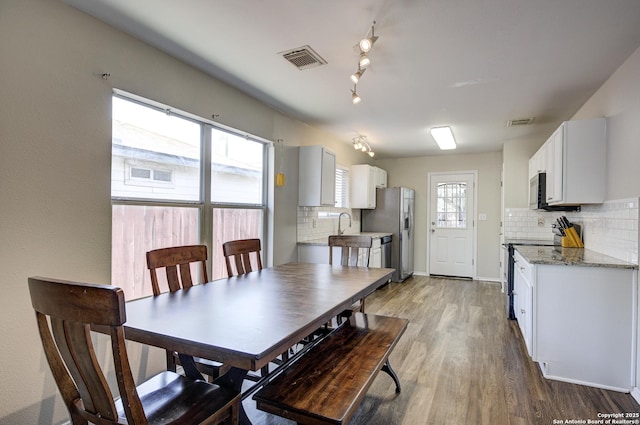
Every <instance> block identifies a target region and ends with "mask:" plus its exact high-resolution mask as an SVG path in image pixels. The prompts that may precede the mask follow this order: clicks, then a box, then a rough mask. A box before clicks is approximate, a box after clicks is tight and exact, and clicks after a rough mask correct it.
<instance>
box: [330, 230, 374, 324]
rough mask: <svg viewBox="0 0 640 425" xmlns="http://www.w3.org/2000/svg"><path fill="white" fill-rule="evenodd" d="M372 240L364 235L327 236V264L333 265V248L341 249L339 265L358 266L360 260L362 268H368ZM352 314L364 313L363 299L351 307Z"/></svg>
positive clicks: (348, 312) (342, 314)
mask: <svg viewBox="0 0 640 425" xmlns="http://www.w3.org/2000/svg"><path fill="white" fill-rule="evenodd" d="M372 244H373V239H372V238H371V236H365V235H331V236H329V264H331V265H333V248H334V247H338V248H341V254H340V263H339V264H340V265H342V266H353V267H355V266H358V260H359V259H360V258H362V263H361V266H362V267H369V256H370V254H371V245H372ZM351 311H352V312H358V311H359V312H361V313H364V298H362V299H361V300H360V301H358V302H356V303H354V304H353V305H352V306H351ZM350 314H351V312H350V311H346V312H343V313H341V314H340V316H339V317H344V316H345V315H346V316H348V315H350Z"/></svg>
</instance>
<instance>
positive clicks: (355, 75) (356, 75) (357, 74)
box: [351, 67, 365, 84]
mask: <svg viewBox="0 0 640 425" xmlns="http://www.w3.org/2000/svg"><path fill="white" fill-rule="evenodd" d="M364 71H365V70H364V69H362V68H360V67H358V70H357V71H356V72H354V73H353V74H351V81H353V84H358V81H360V77H362V74H364Z"/></svg>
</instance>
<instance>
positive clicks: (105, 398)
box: [29, 278, 147, 425]
mask: <svg viewBox="0 0 640 425" xmlns="http://www.w3.org/2000/svg"><path fill="white" fill-rule="evenodd" d="M29 292H30V294H31V304H32V305H33V308H34V310H35V311H36V320H37V323H38V330H39V332H40V338H41V340H42V345H43V348H44V351H45V356H46V358H47V362H48V363H49V366H50V368H51V371H52V373H53V376H54V379H55V381H56V384H57V385H58V389H59V390H60V393H61V394H62V398H63V400H64V402H65V404H66V405H67V409H68V410H69V413H70V414H71V420H72V423H74V424H75V423H86V422H87V421H89V422H92V423H99V424H105V423H113V424H119V423H120V422H118V413H117V410H116V407H115V403H114V397H113V393H112V391H111V389H110V388H109V386H108V384H107V379H106V377H105V375H104V372H103V371H102V369H101V367H100V365H99V363H98V361H97V358H96V355H95V351H94V348H93V343H92V340H91V334H90V326H91V325H96V326H101V327H102V328H106V329H109V331H110V335H111V347H112V352H113V358H114V365H115V367H114V370H115V373H116V377H117V382H118V387H119V388H118V389H119V391H120V396H121V397H122V400H123V404H124V405H125V406H128V407H127V410H128V411H129V413H130V414H131V415H130V416H128V420H129V423H136V424H143V425H144V424H147V419H146V417H145V415H144V411H143V409H142V404H141V402H140V399H139V398H138V396H137V392H136V389H135V383H134V380H133V375H132V373H131V369H130V368H129V366H128V363H129V361H128V358H127V351H126V346H125V344H124V331H123V328H122V324H123V323H124V322H125V321H126V313H125V307H124V292H123V291H122V289H120V288H117V287H114V286H109V285H92V284H84V283H75V282H68V281H63V280H56V279H45V278H29ZM123 364H126V365H127V366H126V368H123V367H122V365H123Z"/></svg>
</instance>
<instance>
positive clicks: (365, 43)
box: [350, 21, 378, 156]
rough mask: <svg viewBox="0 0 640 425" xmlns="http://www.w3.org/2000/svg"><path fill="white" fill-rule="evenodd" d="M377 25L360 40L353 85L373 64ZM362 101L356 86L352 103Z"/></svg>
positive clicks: (352, 77) (373, 24) (352, 93)
mask: <svg viewBox="0 0 640 425" xmlns="http://www.w3.org/2000/svg"><path fill="white" fill-rule="evenodd" d="M375 25H376V21H373V23H372V24H371V29H370V30H369V32H368V33H367V35H366V36H365V38H363V39H362V40H360V42H359V43H358V48H359V49H360V56H359V58H358V70H357V71H356V72H354V73H353V74H351V77H350V78H351V81H352V82H353V84H358V82H359V81H360V78H361V77H362V74H364V71H365V69H366V68H367V66H369V65H370V64H371V59H369V56H367V53H368V52H369V51H371V49H372V48H373V45H374V43H375V42H376V41H377V40H378V36H377V35H375ZM360 100H361V99H360V96H358V94H357V93H356V89H355V86H354V88H353V90H351V101H352V102H353V104H354V105H355V104H356V103H359V102H360ZM372 156H373V155H372Z"/></svg>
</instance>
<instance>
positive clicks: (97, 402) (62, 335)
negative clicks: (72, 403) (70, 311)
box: [51, 318, 118, 421]
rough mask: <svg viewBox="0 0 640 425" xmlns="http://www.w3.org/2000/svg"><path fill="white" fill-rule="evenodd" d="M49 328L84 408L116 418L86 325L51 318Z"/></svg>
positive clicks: (113, 405) (109, 391) (111, 398)
mask: <svg viewBox="0 0 640 425" xmlns="http://www.w3.org/2000/svg"><path fill="white" fill-rule="evenodd" d="M51 331H52V332H53V337H54V340H55V341H56V344H57V346H58V351H59V352H60V355H61V356H62V359H63V360H64V363H65V365H66V366H67V369H68V370H69V373H70V374H71V376H72V378H73V381H74V382H75V383H76V386H77V388H78V392H79V393H80V398H81V399H82V403H83V404H84V408H85V410H86V411H87V412H89V413H92V414H94V415H96V416H98V415H99V416H100V417H102V418H105V419H108V420H111V421H115V420H117V418H118V415H117V412H116V406H115V403H114V402H113V394H112V393H111V389H110V388H109V385H108V384H107V381H106V379H105V377H104V374H103V373H102V369H101V368H100V365H99V364H98V360H97V359H96V355H95V352H94V350H93V343H92V342H91V335H90V334H89V325H87V324H84V323H77V322H69V321H65V320H60V319H57V318H51Z"/></svg>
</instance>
